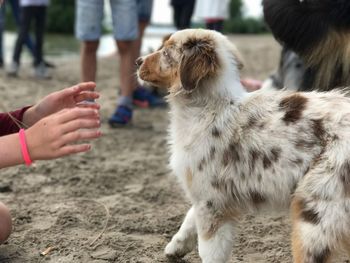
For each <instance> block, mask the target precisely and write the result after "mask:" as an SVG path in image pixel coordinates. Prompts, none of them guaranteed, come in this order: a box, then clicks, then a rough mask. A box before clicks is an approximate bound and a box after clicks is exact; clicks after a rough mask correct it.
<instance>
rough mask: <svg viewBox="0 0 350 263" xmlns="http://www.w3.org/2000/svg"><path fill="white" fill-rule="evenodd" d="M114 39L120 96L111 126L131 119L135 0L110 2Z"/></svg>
mask: <svg viewBox="0 0 350 263" xmlns="http://www.w3.org/2000/svg"><path fill="white" fill-rule="evenodd" d="M110 3H111V9H112V18H113V29H114V37H115V39H116V42H117V47H118V53H119V57H120V67H119V78H120V81H119V82H120V96H119V98H118V102H117V109H116V111H115V113H114V114H113V116H112V117H111V118H110V120H109V123H110V125H111V126H119V125H120V124H122V125H124V124H127V123H128V122H129V121H130V120H131V117H132V94H133V91H134V88H135V68H134V61H135V58H136V54H135V50H136V47H135V46H136V41H135V40H136V39H137V37H138V19H137V5H136V1H135V0H132V1H130V0H110Z"/></svg>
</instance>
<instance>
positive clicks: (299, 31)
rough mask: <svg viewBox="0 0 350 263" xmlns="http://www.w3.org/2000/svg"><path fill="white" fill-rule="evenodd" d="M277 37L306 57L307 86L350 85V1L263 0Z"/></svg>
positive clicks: (316, 87) (319, 87)
mask: <svg viewBox="0 0 350 263" xmlns="http://www.w3.org/2000/svg"><path fill="white" fill-rule="evenodd" d="M263 7H264V17H265V21H266V23H267V24H268V25H269V27H270V29H271V31H272V33H273V35H274V36H275V38H276V39H277V40H278V41H279V42H281V44H282V45H283V46H285V47H286V48H288V49H291V50H293V51H295V52H296V53H297V54H298V55H300V56H301V58H302V59H303V61H304V63H305V65H306V70H307V74H308V83H309V85H308V90H310V89H313V90H323V91H326V90H331V89H333V88H335V87H343V86H348V85H350V74H349V72H350V45H349V41H350V16H349V14H350V1H348V0H283V1H281V0H263Z"/></svg>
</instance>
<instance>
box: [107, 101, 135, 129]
mask: <svg viewBox="0 0 350 263" xmlns="http://www.w3.org/2000/svg"><path fill="white" fill-rule="evenodd" d="M131 119H132V109H130V108H129V107H126V106H124V105H119V106H118V107H117V109H116V110H115V112H114V114H113V115H112V116H111V117H110V118H109V120H108V123H109V125H110V126H111V127H112V128H117V127H123V126H125V125H127V124H129V123H130V122H131Z"/></svg>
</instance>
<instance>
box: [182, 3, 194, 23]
mask: <svg viewBox="0 0 350 263" xmlns="http://www.w3.org/2000/svg"><path fill="white" fill-rule="evenodd" d="M193 10H194V0H189V1H188V2H186V4H184V5H183V7H182V12H181V16H180V27H181V29H186V28H190V27H191V18H192V15H193Z"/></svg>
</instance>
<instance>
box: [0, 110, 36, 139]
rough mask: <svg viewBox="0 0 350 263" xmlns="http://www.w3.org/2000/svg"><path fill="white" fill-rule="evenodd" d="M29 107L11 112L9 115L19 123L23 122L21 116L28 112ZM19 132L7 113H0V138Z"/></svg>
mask: <svg viewBox="0 0 350 263" xmlns="http://www.w3.org/2000/svg"><path fill="white" fill-rule="evenodd" d="M29 108H30V106H29V107H24V108H22V109H20V110H16V111H11V112H10V114H11V115H12V116H13V117H14V118H16V119H17V120H19V121H22V120H23V114H24V113H25V112H26V110H28V109H29ZM18 131H19V127H18V126H17V125H16V123H15V122H14V121H13V120H12V119H11V118H10V116H9V114H8V113H0V136H3V135H7V134H11V133H16V132H18Z"/></svg>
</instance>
